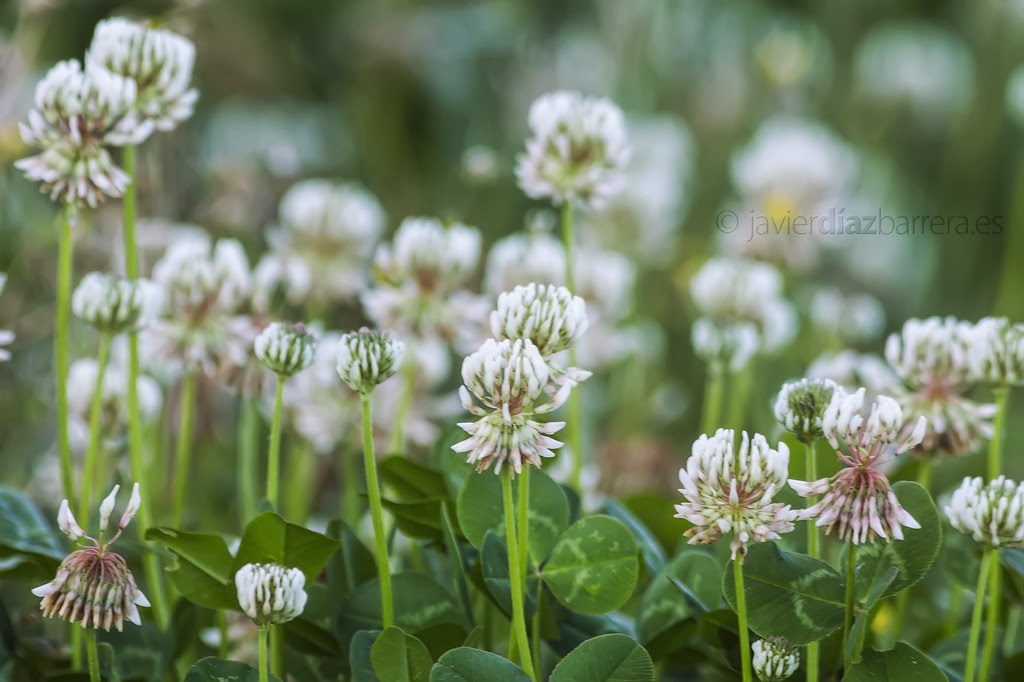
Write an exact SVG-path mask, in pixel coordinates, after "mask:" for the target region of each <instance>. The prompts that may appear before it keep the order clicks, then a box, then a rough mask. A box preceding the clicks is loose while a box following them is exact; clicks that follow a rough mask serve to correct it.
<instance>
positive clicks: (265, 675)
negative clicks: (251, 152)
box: [257, 625, 270, 682]
mask: <svg viewBox="0 0 1024 682" xmlns="http://www.w3.org/2000/svg"><path fill="white" fill-rule="evenodd" d="M269 633H270V628H269V627H267V626H266V625H261V626H260V629H259V634H258V635H257V638H258V639H259V670H260V682H270V664H269V662H268V661H267V659H268V657H269V656H268V654H269V652H268V650H267V649H268V648H269V647H268V646H267V636H268V635H269Z"/></svg>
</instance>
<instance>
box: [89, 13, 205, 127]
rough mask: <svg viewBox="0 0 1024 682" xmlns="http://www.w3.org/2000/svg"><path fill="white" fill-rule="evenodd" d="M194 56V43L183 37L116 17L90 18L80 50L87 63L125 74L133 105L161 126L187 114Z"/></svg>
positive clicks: (173, 124) (191, 103)
mask: <svg viewBox="0 0 1024 682" xmlns="http://www.w3.org/2000/svg"><path fill="white" fill-rule="evenodd" d="M195 60H196V48H195V45H193V44H192V42H191V41H190V40H188V39H187V38H184V37H182V36H180V35H178V34H176V33H172V32H171V31H166V30H163V29H158V28H150V27H147V26H144V25H140V24H136V23H134V22H131V21H128V20H127V19H122V18H120V17H114V18H112V19H105V20H104V21H101V22H99V23H98V24H96V31H95V32H94V33H93V37H92V43H91V44H90V45H89V51H88V52H87V53H86V55H85V63H86V65H87V66H90V67H91V66H97V67H101V68H104V69H107V70H109V71H112V72H113V73H116V74H118V75H119V76H124V77H125V78H129V79H131V80H132V81H133V82H134V83H135V85H136V88H137V90H138V97H137V99H136V102H135V108H136V109H137V110H138V112H139V113H140V114H141V116H142V117H143V118H144V119H146V120H147V121H150V122H152V125H153V127H155V128H156V129H157V130H165V131H166V130H173V129H174V128H175V127H177V125H178V124H179V123H181V122H182V121H184V120H186V119H188V118H189V117H191V116H192V108H193V107H194V106H195V103H196V99H197V98H198V97H199V93H198V92H197V91H196V90H194V89H191V88H189V84H190V82H191V80H192V68H193V66H194V65H195Z"/></svg>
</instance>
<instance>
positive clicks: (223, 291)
mask: <svg viewBox="0 0 1024 682" xmlns="http://www.w3.org/2000/svg"><path fill="white" fill-rule="evenodd" d="M153 281H154V282H156V283H157V284H158V285H160V286H161V287H162V289H163V291H164V295H165V302H166V307H167V312H168V313H171V314H174V315H177V316H199V317H203V316H206V315H208V314H209V313H211V312H213V311H216V312H234V311H235V310H237V309H238V308H239V307H240V306H241V305H242V304H243V303H244V302H245V301H246V300H247V299H248V298H249V295H250V292H251V287H252V277H251V273H250V271H249V261H248V258H247V257H246V255H245V250H244V249H243V248H242V245H241V243H240V242H238V240H235V239H221V240H219V241H218V242H217V243H216V244H211V242H210V240H209V239H208V238H206V237H205V236H203V237H195V238H184V239H180V240H178V241H176V242H174V243H172V244H171V245H170V247H169V248H168V249H167V252H166V253H165V254H164V255H163V257H162V258H161V259H160V260H159V261H157V262H156V264H155V265H154V266H153Z"/></svg>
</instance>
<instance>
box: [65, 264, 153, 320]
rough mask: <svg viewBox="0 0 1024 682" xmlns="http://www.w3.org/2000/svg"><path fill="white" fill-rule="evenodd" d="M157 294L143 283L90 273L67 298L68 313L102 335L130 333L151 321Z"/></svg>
mask: <svg viewBox="0 0 1024 682" xmlns="http://www.w3.org/2000/svg"><path fill="white" fill-rule="evenodd" d="M159 299H160V292H159V290H158V289H157V287H156V286H155V285H154V284H153V283H152V282H148V281H146V280H128V279H122V278H121V277H117V276H116V275H112V274H110V273H106V272H90V273H89V274H87V275H86V276H85V277H83V278H82V281H81V282H80V283H79V284H78V287H77V288H76V289H75V291H74V293H73V294H72V296H71V310H72V311H73V312H74V313H75V316H76V317H78V318H79V319H80V320H82V321H83V322H87V323H89V324H91V325H92V326H93V327H95V328H96V329H98V330H99V331H101V332H103V333H106V334H119V333H122V332H128V331H133V330H136V329H139V328H140V327H143V326H145V325H146V324H148V323H149V322H150V321H151V320H153V319H154V318H155V317H156V315H157V313H158V307H159V305H160V300H159Z"/></svg>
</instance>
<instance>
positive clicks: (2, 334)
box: [0, 272, 14, 362]
mask: <svg viewBox="0 0 1024 682" xmlns="http://www.w3.org/2000/svg"><path fill="white" fill-rule="evenodd" d="M5 284H7V273H6V272H0V294H2V293H3V292H4V285H5ZM13 341H14V332H12V331H11V330H9V329H0V362H7V361H8V360H10V359H11V352H10V351H9V350H7V349H6V348H4V346H9V345H11V343H13Z"/></svg>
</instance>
